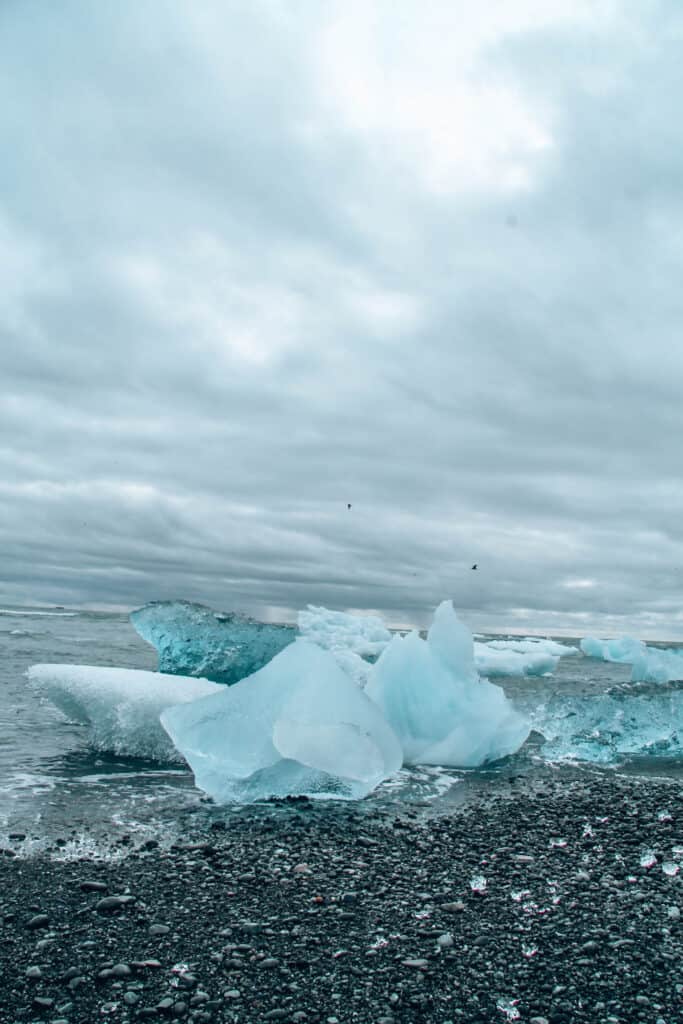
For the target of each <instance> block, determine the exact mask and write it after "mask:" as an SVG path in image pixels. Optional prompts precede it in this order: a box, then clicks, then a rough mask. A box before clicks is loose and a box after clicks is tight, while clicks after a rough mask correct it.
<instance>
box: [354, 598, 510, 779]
mask: <svg viewBox="0 0 683 1024" xmlns="http://www.w3.org/2000/svg"><path fill="white" fill-rule="evenodd" d="M366 693H367V694H368V696H369V697H371V698H372V699H373V700H374V701H376V702H377V704H378V705H379V707H380V708H381V709H382V711H383V712H384V715H385V717H386V719H387V721H388V722H389V723H390V725H391V726H392V727H393V729H394V731H395V732H396V735H397V736H398V737H399V740H400V741H401V744H402V746H403V753H404V760H405V763H406V764H433V765H444V766H453V767H475V766H477V765H481V764H484V763H486V762H487V761H493V760H496V759H498V758H500V757H504V756H506V755H507V754H511V753H513V752H514V751H515V750H517V749H519V747H520V746H521V745H522V744H523V743H524V741H525V740H526V738H527V736H528V735H529V725H528V723H527V722H526V721H525V719H524V718H523V717H522V716H521V715H520V714H519V713H518V712H517V711H515V709H514V708H513V706H512V704H511V703H510V701H509V700H508V699H507V697H506V696H505V694H504V692H503V690H502V689H501V688H500V687H499V686H496V685H494V684H493V683H490V682H489V681H488V680H487V679H482V678H480V676H479V674H478V673H477V670H476V667H475V660H474V648H473V642H472V634H471V633H470V632H469V630H468V629H467V628H466V627H465V626H464V625H463V624H462V623H461V622H460V621H459V620H458V618H457V616H456V614H455V612H454V611H453V606H452V604H451V602H450V601H444V602H443V603H442V604H440V605H439V607H438V608H437V610H436V612H435V614H434V622H433V624H432V626H431V628H430V630H429V633H428V636H427V640H422V639H421V638H420V636H419V635H418V634H417V633H411V634H409V635H408V636H406V637H394V638H393V639H392V641H391V643H390V644H389V645H388V647H387V648H386V649H385V651H384V652H383V654H382V655H381V657H380V658H379V661H378V662H377V664H376V665H375V666H374V668H373V669H372V672H371V675H370V679H369V681H368V685H367V688H366Z"/></svg>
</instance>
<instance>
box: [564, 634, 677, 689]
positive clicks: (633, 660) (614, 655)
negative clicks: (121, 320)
mask: <svg viewBox="0 0 683 1024" xmlns="http://www.w3.org/2000/svg"><path fill="white" fill-rule="evenodd" d="M581 650H582V651H583V653H584V654H586V655H587V656H588V657H590V658H601V659H602V660H603V661H614V662H622V663H623V664H626V665H631V682H633V683H638V682H644V683H668V682H672V681H674V680H677V679H683V650H680V649H678V650H677V649H667V648H659V647H650V646H648V645H647V644H644V643H643V642H642V640H634V639H633V638H632V637H629V636H625V637H619V638H618V639H616V640H598V639H596V638H595V637H590V636H587V637H584V639H583V640H582V641H581Z"/></svg>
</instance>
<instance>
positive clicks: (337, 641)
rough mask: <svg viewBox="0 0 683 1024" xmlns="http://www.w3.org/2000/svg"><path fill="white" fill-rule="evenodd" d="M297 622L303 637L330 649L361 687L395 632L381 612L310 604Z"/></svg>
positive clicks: (325, 648) (300, 613)
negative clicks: (362, 612)
mask: <svg viewBox="0 0 683 1024" xmlns="http://www.w3.org/2000/svg"><path fill="white" fill-rule="evenodd" d="M297 622H298V626H299V633H300V634H301V636H302V637H303V639H304V640H309V641H310V642H311V643H314V644H317V646H318V647H322V648H323V650H326V651H329V652H330V654H332V656H333V657H334V659H335V661H336V662H337V664H338V665H339V666H340V668H342V669H343V670H344V672H346V674H347V675H348V676H349V677H350V678H351V679H353V681H354V682H355V683H356V684H357V685H358V686H360V687H365V685H366V684H367V680H368V673H369V671H370V664H371V662H372V661H374V660H375V659H376V658H377V657H378V655H380V654H381V653H382V651H383V650H384V648H385V647H386V646H387V644H388V643H389V641H390V640H391V633H390V632H389V630H388V629H387V627H386V626H385V625H384V622H383V621H382V619H381V618H379V616H377V615H352V614H351V613H349V612H336V611H331V610H330V609H329V608H322V607H319V606H316V605H312V604H309V605H308V607H307V608H306V610H305V611H301V612H299V615H298V618H297ZM368 659H369V660H368Z"/></svg>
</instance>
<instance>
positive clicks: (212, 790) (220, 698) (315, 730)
mask: <svg viewBox="0 0 683 1024" xmlns="http://www.w3.org/2000/svg"><path fill="white" fill-rule="evenodd" d="M161 722H162V725H163V726H164V728H165V729H166V731H167V732H168V734H169V736H170V737H171V739H172V740H173V742H174V744H175V745H176V747H177V748H178V749H179V750H180V751H181V752H182V754H183V756H184V757H185V759H186V760H187V761H188V763H189V765H190V767H191V768H192V770H193V772H194V774H195V781H196V784H197V785H198V786H199V787H200V788H201V789H203V790H204V791H205V792H206V793H208V794H209V795H210V796H212V797H213V798H214V799H215V800H216V801H217V802H218V803H229V802H248V801H252V800H263V799H267V798H269V797H284V796H290V795H292V796H295V795H308V796H312V797H322V798H325V797H326V798H347V799H348V798H350V799H355V798H359V797H363V796H365V795H366V794H367V793H369V792H371V790H373V789H374V788H375V786H377V785H378V783H380V782H381V781H382V780H383V779H386V778H389V777H390V776H391V775H392V774H393V773H394V772H396V771H398V769H399V768H400V767H401V764H402V760H403V758H402V751H401V747H400V744H399V742H398V740H397V738H396V736H395V735H394V733H393V731H392V729H391V727H390V726H389V725H388V724H387V722H386V721H385V720H384V718H383V717H382V714H381V712H380V711H379V709H378V708H377V707H376V705H375V704H373V703H372V701H370V700H369V699H368V698H367V697H366V696H365V694H364V693H363V692H362V691H361V690H360V689H359V688H358V686H357V685H355V683H354V682H353V681H352V680H351V679H349V677H348V676H347V675H346V674H345V673H344V672H343V671H342V669H341V668H340V667H339V666H338V664H337V662H336V661H335V660H334V658H333V656H332V654H331V653H330V652H328V651H324V650H322V649H321V648H320V647H318V646H317V645H315V644H312V643H310V642H307V641H306V640H302V639H299V640H297V641H296V642H295V643H293V644H291V645H290V646H289V647H287V648H285V650H283V651H282V652H281V653H280V654H278V655H276V656H275V657H274V658H273V660H272V661H270V662H269V663H268V664H267V665H266V666H265V667H264V668H262V669H260V670H259V671H258V672H255V673H254V674H253V675H251V676H249V677H248V678H247V679H243V680H241V681H240V682H239V683H236V684H235V685H234V686H231V687H229V688H226V687H223V688H221V690H220V692H219V693H215V694H213V695H211V696H209V697H206V698H204V699H202V700H199V701H194V702H193V703H191V704H185V705H182V706H178V707H173V708H169V709H168V710H166V711H164V712H163V713H162V715H161Z"/></svg>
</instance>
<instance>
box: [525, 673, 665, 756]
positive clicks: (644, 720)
mask: <svg viewBox="0 0 683 1024" xmlns="http://www.w3.org/2000/svg"><path fill="white" fill-rule="evenodd" d="M533 726H534V729H536V730H537V731H538V732H540V733H542V735H543V736H544V737H545V742H544V744H543V747H542V754H543V756H544V757H546V758H548V759H549V760H561V759H570V760H579V761H593V762H596V763H599V764H613V763H615V762H617V761H619V760H621V759H622V758H623V757H624V756H626V755H631V756H632V755H648V756H657V757H663V756H664V757H666V756H669V757H680V755H681V753H683V686H682V684H680V683H636V684H624V685H623V686H617V687H613V688H612V689H610V690H607V691H604V692H602V693H598V694H596V695H595V696H593V695H588V696H575V697H565V696H563V695H562V694H556V695H555V696H553V697H552V698H551V699H550V700H549V701H548V702H547V704H546V705H544V706H543V707H541V708H539V709H538V710H537V712H536V713H535V715H534V718H533Z"/></svg>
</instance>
